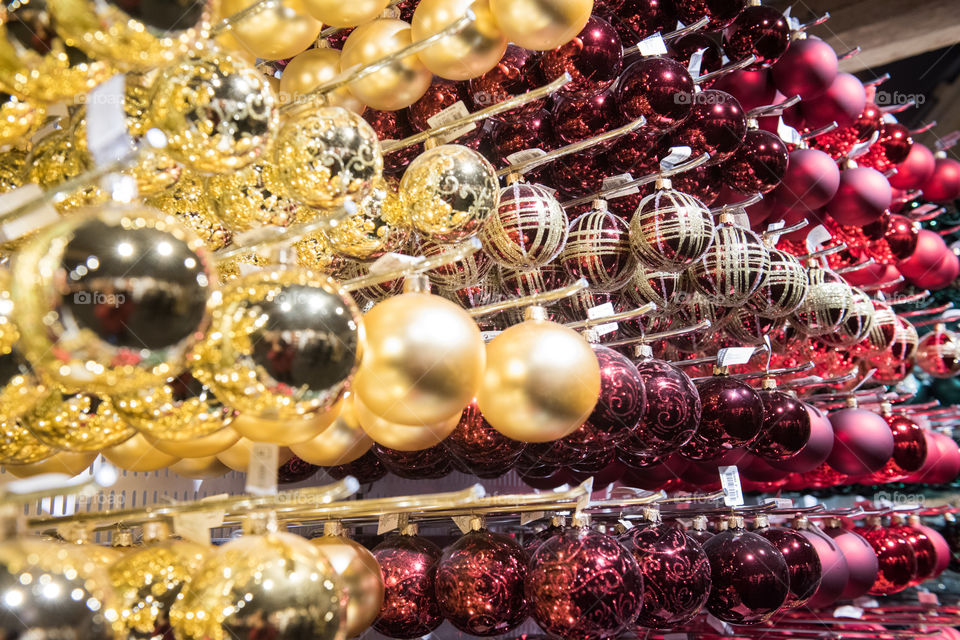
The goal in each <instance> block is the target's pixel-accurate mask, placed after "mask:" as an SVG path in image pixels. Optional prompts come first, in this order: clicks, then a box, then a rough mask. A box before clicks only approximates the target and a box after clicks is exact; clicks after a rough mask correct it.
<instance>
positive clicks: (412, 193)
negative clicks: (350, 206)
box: [400, 144, 500, 243]
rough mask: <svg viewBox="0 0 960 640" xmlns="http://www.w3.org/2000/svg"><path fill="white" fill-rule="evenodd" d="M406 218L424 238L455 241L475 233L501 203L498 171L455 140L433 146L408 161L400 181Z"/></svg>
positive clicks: (478, 154) (447, 241) (480, 156)
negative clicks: (454, 141) (407, 216)
mask: <svg viewBox="0 0 960 640" xmlns="http://www.w3.org/2000/svg"><path fill="white" fill-rule="evenodd" d="M400 196H401V197H402V198H403V203H404V205H405V206H406V207H407V211H408V215H409V217H410V222H411V224H413V226H414V228H415V229H416V230H417V231H419V232H420V233H421V234H423V236H424V237H425V238H426V239H428V240H433V241H436V242H445V243H452V242H459V241H460V240H464V239H466V238H469V237H471V236H474V235H476V234H477V233H478V232H479V231H480V227H481V225H483V223H484V221H485V220H486V219H487V218H488V217H490V215H491V214H492V213H493V212H494V211H496V209H497V205H498V204H499V203H500V185H499V182H498V181H497V171H496V169H494V168H493V165H492V164H490V162H489V161H487V159H486V158H484V157H483V155H482V154H480V153H478V152H476V151H474V150H473V149H471V148H469V147H465V146H463V145H459V144H445V145H442V146H439V147H435V148H433V149H430V150H428V151H425V152H424V153H421V154H420V155H419V156H417V157H416V159H414V161H413V162H411V163H410V166H409V167H407V170H406V171H405V172H404V174H403V178H402V179H401V180H400Z"/></svg>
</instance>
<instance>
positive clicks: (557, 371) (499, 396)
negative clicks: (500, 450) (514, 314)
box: [477, 308, 600, 442]
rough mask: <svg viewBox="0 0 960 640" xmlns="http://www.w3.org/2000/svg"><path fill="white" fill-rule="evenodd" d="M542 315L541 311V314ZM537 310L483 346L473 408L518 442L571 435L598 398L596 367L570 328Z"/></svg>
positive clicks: (595, 361)
mask: <svg viewBox="0 0 960 640" xmlns="http://www.w3.org/2000/svg"><path fill="white" fill-rule="evenodd" d="M541 311H542V310H541ZM539 317H542V315H540V313H539V312H538V311H537V308H534V309H531V310H528V319H527V320H524V321H523V322H521V323H520V324H517V325H514V326H512V327H510V328H508V329H506V330H505V331H503V332H502V333H500V334H499V335H498V336H497V337H495V338H494V339H493V340H491V341H490V342H489V343H488V344H487V367H486V371H485V372H484V375H483V384H482V386H481V387H480V391H479V393H478V394H477V406H478V407H479V408H480V411H481V413H483V417H484V418H486V419H487V422H489V423H490V425H491V426H492V427H493V428H494V429H496V430H497V431H499V432H500V433H502V434H503V435H505V436H507V437H508V438H512V439H514V440H519V441H521V442H550V441H553V440H557V439H559V438H562V437H564V436H566V435H569V434H570V433H572V432H573V431H575V430H576V429H577V428H579V427H580V425H582V424H583V422H584V421H585V420H586V419H587V418H588V417H589V416H590V413H591V412H592V411H593V408H594V406H595V405H596V404H597V399H598V398H599V396H600V365H599V364H598V363H597V357H596V355H594V352H593V349H591V348H590V345H589V344H587V342H586V341H585V340H584V339H583V338H582V337H581V336H580V334H578V333H577V332H576V331H574V330H572V329H568V328H567V327H564V326H563V325H559V324H557V323H555V322H550V321H549V320H542V319H537V318H539Z"/></svg>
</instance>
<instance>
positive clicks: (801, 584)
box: [755, 527, 823, 609]
mask: <svg viewBox="0 0 960 640" xmlns="http://www.w3.org/2000/svg"><path fill="white" fill-rule="evenodd" d="M755 533H756V534H757V535H759V536H761V537H763V538H766V539H767V540H768V541H769V542H770V543H771V544H772V545H773V546H775V547H776V548H777V550H779V551H780V553H781V554H783V559H784V560H786V561H787V567H788V568H789V569H790V595H788V596H787V601H786V603H785V604H784V606H785V607H787V608H790V609H794V608H796V607H800V606H803V605H804V604H806V603H807V601H809V600H810V598H812V597H813V594H815V593H816V592H817V589H818V588H819V587H820V580H821V577H822V575H823V569H822V567H821V565H820V556H819V554H818V553H817V550H816V548H815V547H814V546H813V544H812V543H811V542H810V541H809V540H807V538H806V537H804V536H803V534H801V533H800V532H799V531H797V530H795V529H785V528H783V527H766V528H762V529H757V530H756V532H755Z"/></svg>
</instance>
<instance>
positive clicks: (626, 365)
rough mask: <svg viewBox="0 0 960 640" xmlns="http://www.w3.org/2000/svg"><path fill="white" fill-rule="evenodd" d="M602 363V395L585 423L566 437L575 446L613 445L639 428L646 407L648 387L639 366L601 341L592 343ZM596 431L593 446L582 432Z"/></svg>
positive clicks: (587, 447)
mask: <svg viewBox="0 0 960 640" xmlns="http://www.w3.org/2000/svg"><path fill="white" fill-rule="evenodd" d="M592 346H593V352H594V354H595V355H596V356H597V362H598V363H599V364H600V397H599V398H598V399H597V404H596V406H595V407H594V409H593V412H591V413H590V416H589V417H588V418H587V419H586V421H585V422H584V423H583V425H582V426H581V427H580V428H579V429H577V430H576V431H574V432H573V433H572V434H570V435H569V436H567V437H566V438H565V440H566V441H567V442H568V443H569V444H570V445H571V446H573V447H574V448H581V449H584V448H586V449H590V448H597V447H600V448H604V447H612V446H614V445H616V444H618V443H620V442H623V441H624V440H626V439H627V438H629V437H630V436H631V435H632V434H634V433H635V432H636V431H637V429H638V428H639V426H638V425H639V423H640V421H641V420H642V419H643V417H644V414H645V413H646V410H647V391H646V386H645V385H644V379H643V377H642V376H641V374H640V372H639V371H638V370H637V367H636V366H634V364H633V362H631V361H630V359H629V358H627V357H626V356H624V355H622V354H620V353H617V352H616V351H614V350H613V349H608V348H607V347H603V346H600V345H592ZM581 432H583V433H590V432H595V433H596V436H595V438H594V439H595V440H597V441H598V443H597V444H595V445H593V447H591V446H589V444H588V443H584V442H582V439H581V437H580V435H579V434H581Z"/></svg>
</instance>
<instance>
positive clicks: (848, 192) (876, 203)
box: [826, 167, 893, 227]
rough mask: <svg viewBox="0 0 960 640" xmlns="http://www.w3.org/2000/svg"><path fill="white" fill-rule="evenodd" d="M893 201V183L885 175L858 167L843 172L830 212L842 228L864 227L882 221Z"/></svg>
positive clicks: (874, 170) (828, 208)
mask: <svg viewBox="0 0 960 640" xmlns="http://www.w3.org/2000/svg"><path fill="white" fill-rule="evenodd" d="M892 199H893V192H892V190H891V189H890V183H889V182H887V179H886V178H885V177H884V175H883V174H882V173H880V172H879V171H877V170H876V169H871V168H869V167H857V168H854V169H847V170H845V171H842V172H840V186H839V188H838V189H837V193H836V195H834V196H833V198H832V199H831V200H830V202H828V203H827V206H826V212H827V214H829V215H830V217H832V218H833V219H834V220H836V221H837V222H839V223H840V224H843V225H850V226H856V227H862V226H864V225H868V224H870V223H872V222H876V221H877V220H879V219H880V216H881V215H883V212H884V211H885V210H886V209H887V208H888V207H889V206H890V201H891V200H892Z"/></svg>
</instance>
